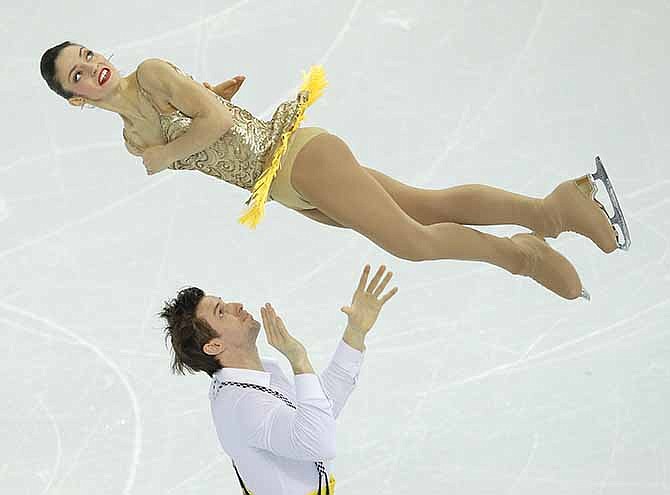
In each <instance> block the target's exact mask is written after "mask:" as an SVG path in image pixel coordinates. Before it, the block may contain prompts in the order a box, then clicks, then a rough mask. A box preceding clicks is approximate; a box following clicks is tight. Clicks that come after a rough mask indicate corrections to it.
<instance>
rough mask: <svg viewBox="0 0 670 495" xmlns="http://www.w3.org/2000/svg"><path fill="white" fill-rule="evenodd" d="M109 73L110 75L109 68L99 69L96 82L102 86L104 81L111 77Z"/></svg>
mask: <svg viewBox="0 0 670 495" xmlns="http://www.w3.org/2000/svg"><path fill="white" fill-rule="evenodd" d="M111 75H112V71H111V70H109V69H108V68H107V67H105V68H103V69H102V70H101V71H100V74H98V83H99V84H100V86H102V85H103V84H105V83H106V82H107V81H108V80H109V78H110V77H111Z"/></svg>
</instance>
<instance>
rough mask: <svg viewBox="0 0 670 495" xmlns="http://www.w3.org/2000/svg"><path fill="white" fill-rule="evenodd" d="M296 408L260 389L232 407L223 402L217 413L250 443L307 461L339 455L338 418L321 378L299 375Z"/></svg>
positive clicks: (243, 396) (230, 428) (242, 397)
mask: <svg viewBox="0 0 670 495" xmlns="http://www.w3.org/2000/svg"><path fill="white" fill-rule="evenodd" d="M295 387H296V400H295V407H296V408H295V409H292V408H290V407H288V406H287V405H286V404H285V403H284V402H283V401H282V400H281V399H279V398H277V397H274V396H272V395H270V394H268V393H266V392H263V391H260V390H247V391H245V392H244V393H243V394H242V396H241V397H240V398H239V399H238V400H237V401H236V403H235V404H234V405H233V406H232V409H230V407H231V406H230V405H227V404H226V401H220V403H219V404H217V407H221V408H222V410H221V411H220V412H219V414H217V415H218V416H219V417H221V418H224V421H225V422H226V423H227V428H226V430H229V431H230V430H232V431H237V435H239V438H240V440H241V441H242V442H243V443H244V444H246V445H249V446H252V447H256V448H258V449H262V450H267V451H269V452H272V453H273V454H275V455H279V456H282V457H287V458H289V459H296V460H303V461H317V460H325V459H332V458H334V457H335V431H336V427H335V418H334V417H333V413H332V410H331V407H330V402H329V401H328V399H327V398H326V395H325V394H324V391H323V389H322V388H321V384H320V383H319V379H318V377H317V376H316V375H314V374H312V373H303V374H299V375H296V376H295Z"/></svg>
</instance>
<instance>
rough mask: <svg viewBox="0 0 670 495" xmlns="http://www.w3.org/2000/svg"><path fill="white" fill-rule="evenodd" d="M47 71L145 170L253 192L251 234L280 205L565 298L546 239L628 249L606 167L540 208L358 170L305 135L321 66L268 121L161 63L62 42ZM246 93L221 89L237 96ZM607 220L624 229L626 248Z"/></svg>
mask: <svg viewBox="0 0 670 495" xmlns="http://www.w3.org/2000/svg"><path fill="white" fill-rule="evenodd" d="M40 68H41V72H42V76H43V78H44V79H45V81H46V82H47V84H48V85H49V87H50V88H51V89H52V90H53V91H55V92H56V93H58V94H59V95H61V96H62V97H64V98H66V99H67V100H68V101H69V103H70V104H71V105H73V106H83V105H84V104H90V105H93V106H95V107H98V108H103V109H105V110H109V111H112V112H114V113H117V114H118V115H120V116H121V118H122V119H123V123H124V132H123V135H124V140H125V142H126V147H127V149H128V151H129V152H130V153H132V154H134V155H136V156H141V157H142V158H143V161H144V165H145V167H146V169H147V173H149V174H154V173H157V172H160V171H161V170H164V169H166V168H171V169H178V170H181V169H189V170H200V171H202V172H204V173H206V174H209V175H213V176H215V177H218V178H220V179H223V180H225V181H227V182H230V183H232V184H234V185H236V186H238V187H242V188H244V189H246V190H248V191H250V192H251V193H252V196H251V198H250V200H249V201H248V202H247V203H248V204H249V203H251V206H250V207H249V209H248V211H247V213H246V214H245V215H244V216H243V217H242V218H241V219H240V221H241V222H242V223H245V224H248V225H250V226H251V227H254V226H255V225H256V224H257V223H258V221H259V219H260V218H261V216H262V214H263V207H264V204H265V202H266V200H267V199H273V200H275V201H278V202H279V203H281V204H283V205H285V206H287V207H288V208H291V209H293V210H295V211H297V212H299V213H301V214H302V215H304V216H306V217H308V218H311V219H312V220H316V221H317V222H321V223H325V224H328V225H333V226H336V227H342V228H349V229H354V230H356V231H357V232H359V233H360V234H362V235H364V236H365V237H367V238H368V239H370V240H371V241H372V242H374V243H375V244H377V245H378V246H380V247H381V248H382V249H384V250H386V251H387V252H389V253H391V254H393V255H395V256H397V257H399V258H403V259H406V260H411V261H422V260H435V259H458V260H474V261H484V262H487V263H491V264H493V265H496V266H499V267H501V268H503V269H505V270H507V271H508V272H510V273H513V274H518V275H525V276H528V277H531V278H533V279H534V280H535V281H537V282H538V283H540V284H541V285H543V286H544V287H546V288H547V289H549V290H551V291H553V292H554V293H556V294H558V295H560V296H561V297H564V298H566V299H576V298H578V297H583V298H585V299H588V298H589V295H588V292H587V291H586V290H585V289H584V288H583V286H582V283H581V281H580V279H579V276H578V274H577V272H576V270H575V268H574V267H573V265H572V264H571V263H570V262H569V261H568V260H567V259H566V258H565V257H564V256H562V255H561V254H560V253H558V252H557V251H555V250H554V249H552V248H551V247H550V246H549V245H548V244H547V243H546V242H545V241H544V239H543V238H544V237H557V236H558V235H559V234H560V233H561V232H565V231H573V232H577V233H579V234H581V235H584V236H586V237H588V238H590V239H591V240H592V241H593V242H594V243H596V244H597V245H598V247H599V248H600V249H601V250H602V251H604V252H605V253H610V252H612V251H613V250H615V249H616V248H617V247H619V248H622V249H627V248H628V246H629V244H630V239H629V236H628V231H627V229H626V226H625V222H624V220H623V217H622V216H621V211H620V209H619V207H618V203H617V202H616V197H615V196H614V192H613V190H612V188H611V184H610V183H609V180H608V178H607V176H606V174H605V173H604V169H603V168H602V164H601V163H600V161H599V160H597V165H598V171H597V173H596V174H593V175H585V176H583V177H580V178H578V179H574V180H569V181H566V182H563V183H561V184H559V185H558V186H557V187H556V188H555V189H554V190H553V192H552V193H551V194H549V195H548V196H547V197H546V198H544V199H537V198H531V197H527V196H522V195H519V194H515V193H511V192H507V191H504V190H501V189H497V188H494V187H490V186H485V185H463V186H457V187H452V188H448V189H440V190H427V189H419V188H415V187H411V186H408V185H405V184H402V183H400V182H398V181H396V180H394V179H392V178H391V177H388V176H386V175H384V174H383V173H381V172H379V171H377V170H374V169H371V168H368V167H365V166H362V165H360V164H359V163H358V161H357V160H356V158H355V157H354V155H353V154H352V152H351V151H350V150H349V147H348V146H347V144H346V143H345V142H344V141H343V140H342V139H340V138H339V137H337V136H335V135H333V134H331V133H329V132H327V131H326V130H324V129H322V128H319V127H303V128H298V125H299V124H300V121H301V120H302V118H303V112H304V110H305V108H306V107H307V106H309V105H310V104H311V103H312V102H313V101H314V100H315V99H316V98H318V96H319V95H320V93H321V91H322V89H323V87H324V86H325V84H326V83H325V77H324V76H323V73H322V71H321V70H320V68H312V70H310V73H309V74H308V75H307V76H306V77H305V82H304V84H303V86H302V90H301V91H300V92H299V93H298V95H297V97H296V98H295V99H293V100H290V101H287V102H285V103H282V104H281V105H280V106H279V107H278V108H277V110H276V111H275V113H274V115H273V117H272V119H271V120H269V121H262V120H259V119H257V118H255V117H254V116H253V115H251V114H250V113H249V112H248V111H246V110H244V109H243V108H240V107H238V106H236V105H233V104H232V103H230V102H229V101H227V100H226V99H225V98H224V96H226V95H225V94H224V93H225V91H223V90H221V89H219V90H218V91H219V92H220V93H221V94H217V93H216V92H215V91H217V88H220V87H217V88H211V87H204V86H203V85H201V84H198V83H196V82H195V81H193V79H192V78H190V77H188V76H187V75H185V74H184V73H183V72H181V71H180V70H179V69H177V68H176V67H174V66H173V65H172V64H170V63H168V62H165V61H162V60H158V59H148V60H145V61H144V62H142V63H141V64H140V65H139V66H138V68H137V70H136V71H135V72H133V73H131V74H129V75H128V76H126V77H121V76H120V75H119V72H118V70H117V69H116V68H115V67H114V66H113V65H112V64H111V63H110V62H109V60H107V59H106V58H105V57H104V56H103V55H101V54H99V53H96V52H93V51H92V50H90V49H88V48H86V47H84V46H82V45H78V44H73V43H70V42H67V41H66V42H64V43H61V44H60V45H57V46H55V47H53V48H50V49H49V50H47V51H46V52H45V53H44V55H43V56H42V60H41V64H40ZM239 84H241V81H240V79H237V80H233V81H230V82H229V83H227V84H223V85H222V87H224V88H228V90H231V88H233V91H232V93H234V91H235V90H236V87H239ZM209 89H212V90H211V91H210V90H209ZM228 96H231V95H230V94H229V95H228ZM595 179H601V180H603V182H604V183H605V185H606V187H607V190H608V193H610V198H611V200H612V202H613V204H614V206H615V209H616V215H615V217H613V218H611V219H610V218H609V217H608V215H607V213H606V212H605V210H604V208H602V205H600V204H599V203H597V202H596V201H595V197H594V195H595V190H596V189H595V182H594V181H595ZM610 220H611V222H612V223H616V224H618V225H619V227H620V228H621V230H622V233H621V234H622V239H621V240H620V239H619V233H618V232H617V231H616V230H615V229H614V226H613V224H612V223H610ZM497 224H515V225H520V226H523V227H527V228H528V229H530V230H531V231H532V233H530V234H527V233H523V234H516V235H514V236H512V237H511V238H508V237H497V236H494V235H490V234H486V233H482V232H479V231H477V230H475V229H472V228H469V227H466V226H465V225H497Z"/></svg>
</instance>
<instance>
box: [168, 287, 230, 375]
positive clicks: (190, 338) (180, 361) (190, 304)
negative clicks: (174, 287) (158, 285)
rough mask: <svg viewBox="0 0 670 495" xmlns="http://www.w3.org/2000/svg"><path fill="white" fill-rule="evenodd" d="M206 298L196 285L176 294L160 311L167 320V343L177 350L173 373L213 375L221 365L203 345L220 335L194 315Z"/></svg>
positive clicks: (175, 351) (173, 349) (173, 362)
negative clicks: (204, 349)
mask: <svg viewBox="0 0 670 495" xmlns="http://www.w3.org/2000/svg"><path fill="white" fill-rule="evenodd" d="M203 297H205V293H204V292H203V291H202V290H200V289H198V288H197V287H189V288H187V289H182V290H180V291H179V293H178V294H177V297H175V298H174V299H172V300H171V301H166V302H165V305H164V306H163V310H162V311H161V312H160V317H161V318H165V320H166V321H167V325H166V326H165V342H166V344H167V343H168V341H169V343H170V344H171V346H172V351H173V352H174V359H173V361H172V372H173V373H175V374H180V375H185V374H186V372H189V373H197V372H198V371H204V372H205V373H207V374H208V375H209V376H212V375H213V374H214V373H215V372H216V371H218V370H220V369H221V368H222V366H221V364H219V362H218V361H217V360H216V358H215V357H214V356H210V355H209V354H206V353H205V352H204V351H203V350H202V346H204V345H205V344H206V343H207V342H209V341H210V340H212V339H213V338H215V337H217V334H216V332H215V331H214V329H213V328H212V327H211V326H210V325H209V324H208V323H207V322H206V321H205V320H203V319H201V318H197V317H196V316H195V309H196V308H197V306H198V303H199V302H200V301H201V300H202V298H203Z"/></svg>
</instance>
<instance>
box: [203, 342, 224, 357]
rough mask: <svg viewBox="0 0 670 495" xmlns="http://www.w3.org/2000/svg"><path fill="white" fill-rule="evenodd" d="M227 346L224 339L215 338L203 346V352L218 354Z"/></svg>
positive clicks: (211, 354) (209, 354)
mask: <svg viewBox="0 0 670 495" xmlns="http://www.w3.org/2000/svg"><path fill="white" fill-rule="evenodd" d="M225 348H226V347H225V346H224V345H223V340H221V339H220V338H214V339H212V340H210V341H209V342H207V343H206V344H205V345H203V346H202V352H204V353H205V354H207V355H208V356H216V355H217V354H221V353H222V352H223V351H224V350H225Z"/></svg>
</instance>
